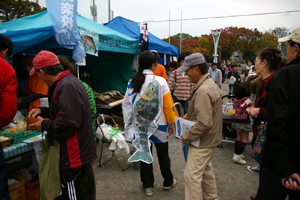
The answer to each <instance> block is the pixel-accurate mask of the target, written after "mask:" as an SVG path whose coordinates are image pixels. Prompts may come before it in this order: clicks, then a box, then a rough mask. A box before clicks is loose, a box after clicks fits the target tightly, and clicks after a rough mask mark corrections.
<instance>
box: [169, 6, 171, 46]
mask: <svg viewBox="0 0 300 200" xmlns="http://www.w3.org/2000/svg"><path fill="white" fill-rule="evenodd" d="M170 29H171V11H169V44H170V43H171V38H170Z"/></svg>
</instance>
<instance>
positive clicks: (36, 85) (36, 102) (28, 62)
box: [17, 55, 48, 112]
mask: <svg viewBox="0 0 300 200" xmlns="http://www.w3.org/2000/svg"><path fill="white" fill-rule="evenodd" d="M33 59H34V56H32V55H25V56H24V57H23V58H22V65H23V67H24V69H25V71H27V72H30V70H31V69H32V67H33V66H32V61H33ZM24 93H26V94H27V95H28V96H24V97H19V98H18V100H17V103H18V105H20V104H29V106H28V112H30V111H31V110H32V109H33V108H39V107H40V103H41V101H40V98H42V97H43V96H47V95H48V86H47V85H46V84H45V83H44V82H43V81H42V80H41V79H40V78H39V77H38V75H37V74H36V73H34V74H32V75H30V76H28V77H27V79H26V84H25V88H24Z"/></svg>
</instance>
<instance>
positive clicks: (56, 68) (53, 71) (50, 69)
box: [37, 64, 64, 76]
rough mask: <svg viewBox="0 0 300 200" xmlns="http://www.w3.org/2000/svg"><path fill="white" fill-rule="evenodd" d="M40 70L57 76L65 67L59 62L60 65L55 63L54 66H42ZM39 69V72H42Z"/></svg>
mask: <svg viewBox="0 0 300 200" xmlns="http://www.w3.org/2000/svg"><path fill="white" fill-rule="evenodd" d="M39 70H43V71H44V72H45V73H46V74H49V75H51V76H55V75H57V74H58V73H59V72H63V71H64V68H63V66H62V65H61V64H58V65H53V66H50V67H45V68H41V69H39ZM39 70H37V72H40V71H39Z"/></svg>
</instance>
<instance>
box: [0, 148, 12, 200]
mask: <svg viewBox="0 0 300 200" xmlns="http://www.w3.org/2000/svg"><path fill="white" fill-rule="evenodd" d="M0 200H11V198H10V196H9V190H8V185H7V172H6V165H5V159H4V155H3V149H2V145H1V144H0Z"/></svg>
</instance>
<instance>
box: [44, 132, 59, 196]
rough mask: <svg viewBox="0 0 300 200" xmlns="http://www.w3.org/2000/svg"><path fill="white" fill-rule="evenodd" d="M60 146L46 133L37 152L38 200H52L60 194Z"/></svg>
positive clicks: (51, 135)
mask: <svg viewBox="0 0 300 200" xmlns="http://www.w3.org/2000/svg"><path fill="white" fill-rule="evenodd" d="M59 164H60V145H59V143H58V142H57V141H56V140H54V139H53V134H51V133H50V132H48V134H47V135H46V137H45V139H44V140H42V141H41V151H40V152H39V172H40V174H39V176H40V199H41V200H53V199H55V198H56V197H57V196H58V195H59V193H60V192H61V180H60V165H59Z"/></svg>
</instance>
